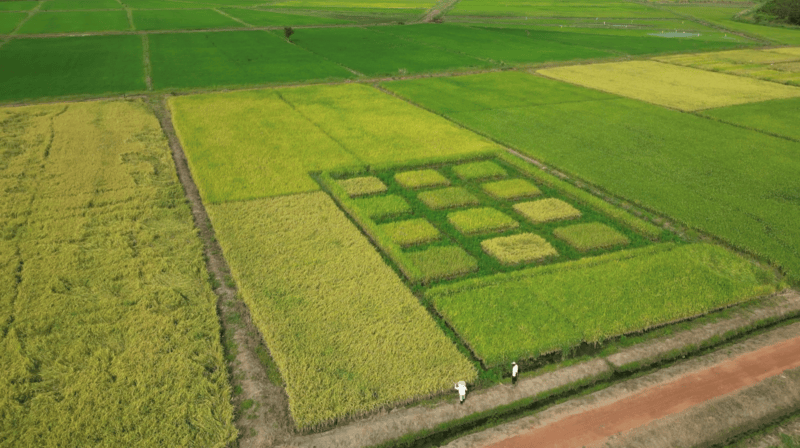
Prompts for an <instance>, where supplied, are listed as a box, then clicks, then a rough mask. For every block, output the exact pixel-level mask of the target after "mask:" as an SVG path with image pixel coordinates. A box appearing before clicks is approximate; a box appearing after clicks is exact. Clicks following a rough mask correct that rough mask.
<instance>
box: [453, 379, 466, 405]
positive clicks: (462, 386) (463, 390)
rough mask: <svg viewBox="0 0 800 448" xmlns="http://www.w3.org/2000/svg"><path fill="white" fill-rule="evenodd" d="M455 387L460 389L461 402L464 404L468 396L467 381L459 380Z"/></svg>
mask: <svg viewBox="0 0 800 448" xmlns="http://www.w3.org/2000/svg"><path fill="white" fill-rule="evenodd" d="M455 389H456V390H457V391H458V396H459V398H461V402H460V403H459V404H464V400H465V399H466V398H467V383H465V382H463V381H459V382H457V383H456V387H455Z"/></svg>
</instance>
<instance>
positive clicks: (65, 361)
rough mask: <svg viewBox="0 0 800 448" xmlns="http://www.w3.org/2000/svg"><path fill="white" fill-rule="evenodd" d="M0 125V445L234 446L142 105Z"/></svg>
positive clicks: (178, 201)
mask: <svg viewBox="0 0 800 448" xmlns="http://www.w3.org/2000/svg"><path fill="white" fill-rule="evenodd" d="M48 40H49V39H48ZM75 40H78V41H80V40H81V39H75ZM3 67H4V68H5V66H3ZM60 74H61V75H64V73H63V72H62V73H60ZM0 122H2V123H3V125H2V126H0V142H2V143H0V148H2V154H3V155H2V157H0V182H2V185H3V187H4V194H3V195H2V199H0V235H2V238H0V322H1V323H2V324H1V325H2V331H0V360H2V365H3V368H2V369H0V409H2V412H0V439H2V440H3V444H4V445H6V446H13V447H23V446H26V447H27V446H31V447H34V446H35V447H44V446H48V445H49V446H52V445H53V444H54V443H55V444H61V445H63V446H73V447H78V446H84V447H85V446H97V445H98V443H99V444H105V445H107V446H120V447H121V446H137V447H155V446H198V447H200V446H202V447H212V446H217V447H221V446H227V445H229V444H232V443H235V440H236V435H237V434H236V433H237V430H236V427H235V426H234V424H233V407H232V406H231V401H230V400H231V397H230V388H231V386H230V383H229V381H228V380H229V378H228V374H227V366H226V362H225V359H224V357H223V349H222V344H221V343H220V332H221V328H220V324H219V319H218V316H217V308H216V296H215V295H214V293H213V291H212V290H211V285H210V284H209V281H208V272H207V270H206V269H207V268H206V263H205V261H204V258H203V245H202V243H201V242H200V240H199V239H198V237H197V229H196V227H195V225H194V221H193V220H192V212H191V210H190V207H189V204H188V203H187V201H186V198H185V195H184V192H183V188H182V187H181V184H180V182H179V181H178V176H177V175H176V172H175V164H174V162H173V160H172V155H171V152H170V149H169V145H168V143H167V139H166V138H165V136H164V134H163V133H162V131H161V126H160V125H159V122H158V120H157V119H156V117H155V116H154V115H153V113H152V111H151V110H150V108H149V107H148V105H147V104H145V103H144V102H142V101H139V100H130V99H129V100H126V101H93V102H73V103H68V104H65V103H53V104H47V105H38V106H29V107H13V108H2V109H0ZM44 136H47V137H46V138H44ZM7 145H11V146H7ZM8 196H12V197H13V199H14V201H8V202H6V201H5V199H6V198H7V197H8ZM23 217H24V218H23ZM23 266H24V268H23ZM56 441H57V442H56ZM100 441H102V442H100Z"/></svg>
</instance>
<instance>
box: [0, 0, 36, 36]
mask: <svg viewBox="0 0 800 448" xmlns="http://www.w3.org/2000/svg"><path fill="white" fill-rule="evenodd" d="M43 4H44V1H40V2H37V5H36V6H34V7H33V8H32V9H31V10H29V11H27V12H28V16H27V17H25V18H24V19H22V21H20V22H19V23H18V24H17V26H16V28H14V29H13V30H11V32H10V33H8V35H6V38H5V40H4V41H3V42H2V43H0V46H2V45H3V44H5V43H6V42H8V41H9V40H11V39H12V36H16V35H17V33H19V30H20V28H22V26H23V25H25V22H27V21H28V20H30V19H31V17H33V16H34V15H36V13H38V12H39V10H40V9H41V8H42V5H43Z"/></svg>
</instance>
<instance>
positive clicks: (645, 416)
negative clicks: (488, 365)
mask: <svg viewBox="0 0 800 448" xmlns="http://www.w3.org/2000/svg"><path fill="white" fill-rule="evenodd" d="M754 397H760V398H761V399H758V398H755V399H754ZM558 408H561V409H558ZM798 408H800V323H795V324H791V325H788V326H784V327H779V328H777V329H775V330H772V331H770V332H767V333H764V334H762V335H759V336H756V337H755V338H753V340H748V341H744V342H742V343H740V344H736V345H734V346H731V347H727V348H724V349H721V350H719V351H717V352H714V353H712V354H709V355H706V356H703V357H700V358H697V359H692V360H690V361H687V362H685V363H679V364H676V365H673V366H671V367H668V368H666V369H664V370H662V371H658V372H655V373H652V374H650V375H646V376H643V377H640V378H636V379H634V380H630V381H626V382H624V383H620V384H618V385H615V386H612V387H610V388H608V389H605V390H602V391H600V392H596V393H594V394H591V395H588V396H586V397H582V398H580V399H577V400H575V402H574V403H570V402H567V403H563V404H562V405H558V406H556V407H554V408H551V409H549V410H547V411H545V412H542V413H541V414H537V415H534V416H531V417H526V418H524V419H521V420H520V421H517V422H512V423H509V424H506V425H501V426H498V427H496V428H492V429H489V430H486V431H484V432H481V433H477V434H472V435H469V436H466V437H464V438H461V439H458V440H456V441H454V442H452V443H451V444H449V445H447V446H448V447H450V448H467V447H470V448H472V447H491V448H504V447H515V448H516V447H554V448H555V447H559V448H577V447H601V446H602V447H622V446H625V447H628V446H631V447H633V446H648V447H651V448H656V447H662V446H663V447H674V446H696V445H699V444H703V445H708V444H712V443H721V442H724V441H725V440H727V439H729V438H730V437H732V436H735V435H736V433H737V432H740V431H743V430H750V429H755V428H757V427H758V426H760V425H763V424H767V423H769V422H770V420H772V419H774V418H777V417H779V414H783V413H786V412H790V411H791V410H793V409H798Z"/></svg>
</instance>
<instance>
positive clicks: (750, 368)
mask: <svg viewBox="0 0 800 448" xmlns="http://www.w3.org/2000/svg"><path fill="white" fill-rule="evenodd" d="M796 367H800V337H795V338H793V339H790V340H787V341H784V342H781V343H778V344H775V345H772V346H768V347H764V348H762V349H760V350H757V351H755V352H752V353H748V354H744V355H741V356H739V357H737V358H734V359H732V360H729V361H725V362H722V363H720V364H718V365H716V366H714V367H711V368H709V369H706V370H703V371H701V372H697V373H693V374H689V375H686V376H684V377H682V378H679V379H676V380H674V381H672V382H670V383H667V384H664V385H660V386H656V387H652V388H650V389H647V390H645V391H642V392H640V393H638V394H635V395H634V396H631V397H628V398H625V399H623V400H620V401H617V402H615V403H612V404H609V405H606V406H603V407H599V408H595V409H592V410H590V411H587V412H584V413H582V414H578V415H573V416H570V417H567V418H565V419H563V420H561V421H558V422H555V423H552V424H549V425H546V426H543V427H540V428H536V429H533V430H532V431H530V432H529V433H527V434H524V435H520V436H516V437H511V438H509V439H506V440H503V441H502V442H499V443H495V444H493V445H490V447H492V448H505V447H521V446H547V447H563V448H572V447H582V446H589V445H598V444H602V443H603V442H604V441H605V440H606V439H607V438H608V437H610V436H612V435H615V434H618V433H621V432H625V431H628V430H630V429H633V428H636V427H639V426H643V425H646V424H647V423H649V422H651V421H653V420H656V419H659V418H662V417H665V416H667V415H670V414H675V413H678V412H681V411H683V410H685V409H687V408H689V407H691V406H694V405H697V404H699V403H702V402H704V401H706V400H709V399H712V398H715V397H718V396H721V395H725V394H728V393H731V392H734V391H736V390H738V389H741V388H744V387H747V386H751V385H754V384H756V383H759V382H761V381H763V380H765V379H767V378H769V377H772V376H775V375H779V374H781V373H783V372H784V371H785V370H788V369H793V368H796Z"/></svg>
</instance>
